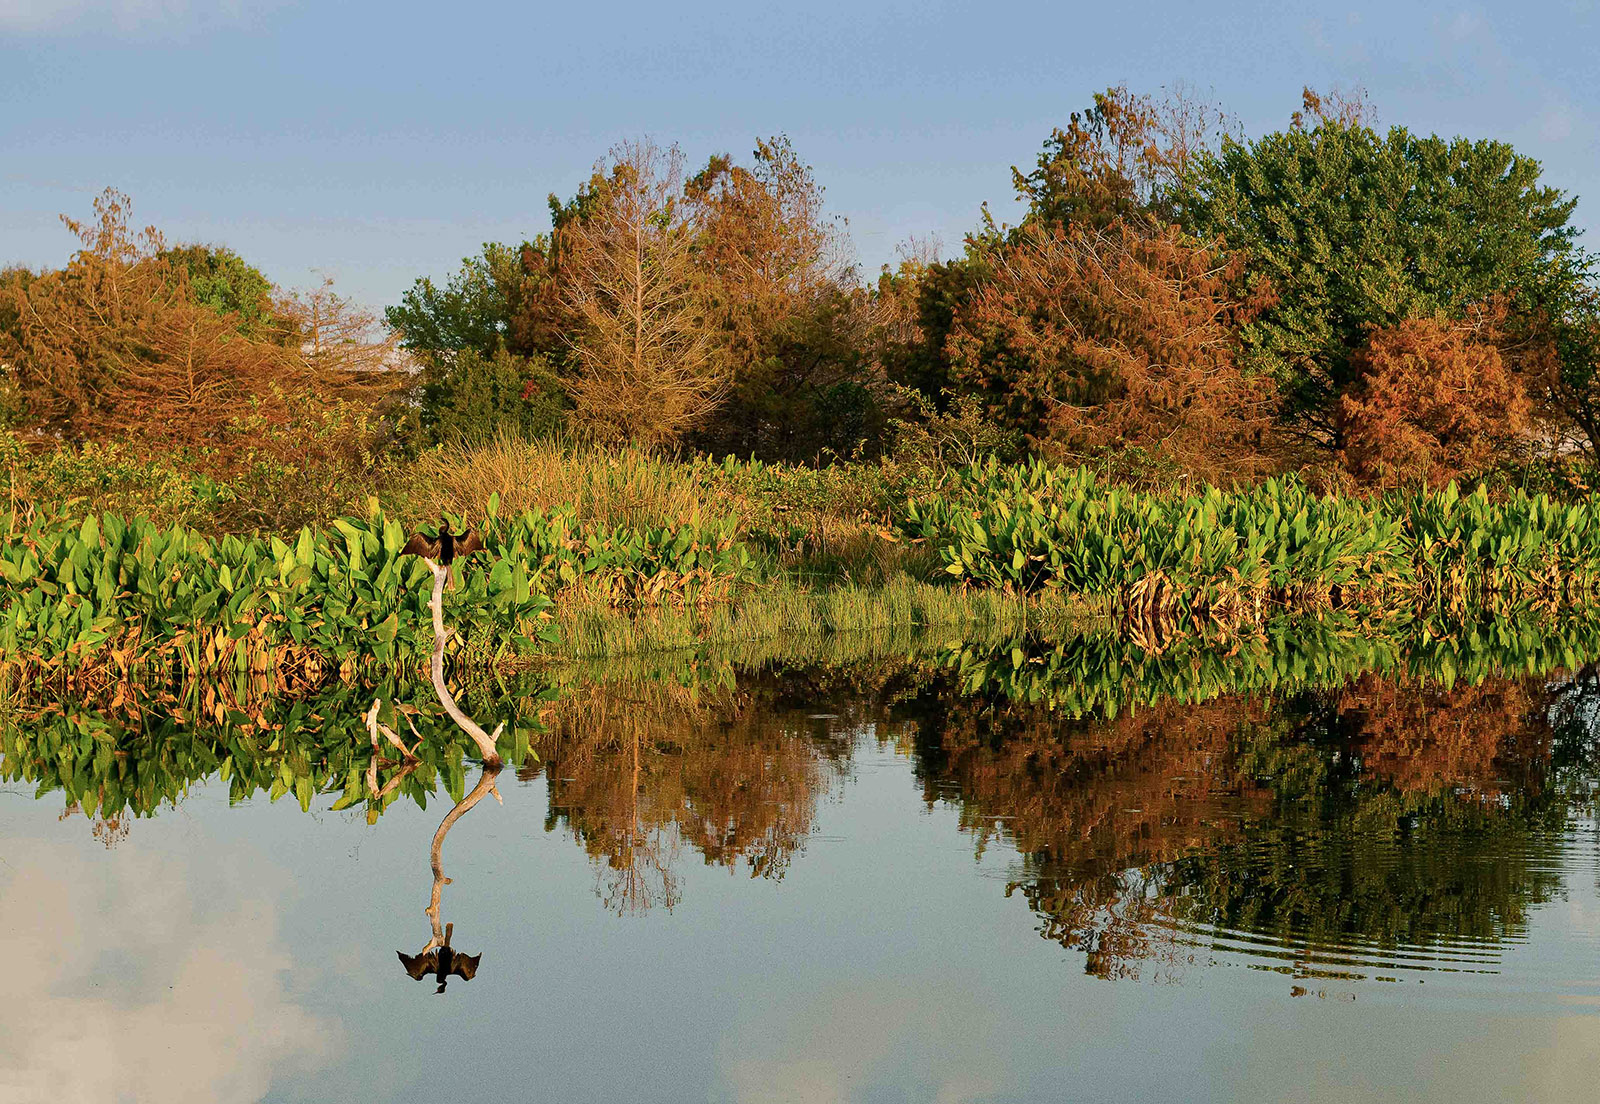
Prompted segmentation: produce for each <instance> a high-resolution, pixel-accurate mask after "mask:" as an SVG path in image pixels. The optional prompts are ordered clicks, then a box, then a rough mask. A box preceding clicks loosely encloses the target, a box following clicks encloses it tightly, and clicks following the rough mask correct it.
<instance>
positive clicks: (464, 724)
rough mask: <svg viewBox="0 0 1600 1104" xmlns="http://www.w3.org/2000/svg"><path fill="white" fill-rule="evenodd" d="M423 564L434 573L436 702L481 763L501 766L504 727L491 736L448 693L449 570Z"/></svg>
mask: <svg viewBox="0 0 1600 1104" xmlns="http://www.w3.org/2000/svg"><path fill="white" fill-rule="evenodd" d="M422 562H423V563H425V564H427V565H428V569H429V570H430V571H432V572H433V596H432V597H431V598H429V599H428V608H429V609H430V610H432V611H433V666H432V675H433V689H434V692H435V693H437V694H438V695H439V701H440V702H441V703H442V704H443V705H444V711H445V712H446V713H448V714H450V719H451V720H452V721H454V722H455V723H456V724H457V725H459V726H461V730H462V731H463V732H465V733H466V734H467V735H468V736H471V737H472V739H473V742H474V743H476V744H477V745H478V754H479V756H480V757H481V758H482V759H483V763H484V766H486V767H487V766H490V765H493V766H495V767H498V766H499V765H500V753H499V752H498V751H497V750H496V749H495V745H496V743H497V742H498V741H499V739H500V733H501V731H502V730H503V729H504V728H505V722H504V721H501V722H500V724H499V725H497V726H496V727H495V730H494V735H492V736H491V735H490V734H489V733H487V732H485V731H484V730H483V729H482V728H481V727H479V725H478V722H477V721H474V720H473V719H472V718H471V717H469V716H467V715H466V714H465V713H463V712H462V711H461V707H460V706H459V705H457V704H456V699H455V698H454V697H453V696H452V695H451V693H450V688H449V687H448V686H446V685H445V684H444V646H445V644H446V642H448V641H449V639H450V635H451V633H452V632H453V631H454V630H451V629H446V628H445V627H444V584H445V582H446V581H448V580H449V578H450V569H449V568H448V567H445V566H443V565H441V564H439V563H436V562H435V561H433V560H430V559H427V558H424V559H423V561H422Z"/></svg>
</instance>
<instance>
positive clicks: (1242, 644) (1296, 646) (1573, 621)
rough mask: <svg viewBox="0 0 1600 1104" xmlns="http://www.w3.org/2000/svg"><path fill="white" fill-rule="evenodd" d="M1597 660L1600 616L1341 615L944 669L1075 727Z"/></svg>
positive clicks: (967, 690)
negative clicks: (1376, 622)
mask: <svg viewBox="0 0 1600 1104" xmlns="http://www.w3.org/2000/svg"><path fill="white" fill-rule="evenodd" d="M1596 656H1600V619H1597V618H1596V617H1595V616H1593V615H1592V614H1588V613H1580V614H1575V615H1571V616H1565V617H1557V618H1548V619H1539V618H1536V617H1520V618H1492V619H1482V620H1478V621H1472V622H1467V623H1461V622H1455V621H1448V620H1441V619H1420V620H1411V621H1406V620H1394V621H1391V622H1388V623H1386V624H1383V625H1380V626H1376V627H1365V626H1361V625H1359V624H1357V623H1356V622H1355V621H1353V620H1352V619H1350V618H1349V617H1345V616H1339V615H1333V616H1324V617H1320V618H1312V617H1284V618H1277V619H1275V620H1273V621H1272V622H1270V623H1268V624H1267V625H1266V626H1264V628H1263V630H1262V631H1261V632H1260V633H1259V634H1256V635H1252V636H1245V637H1237V638H1230V639H1228V640H1226V641H1215V640H1206V639H1203V638H1201V637H1197V636H1186V637H1181V638H1178V639H1176V640H1174V641H1173V642H1172V645H1171V646H1170V647H1169V648H1168V649H1167V650H1165V651H1162V652H1159V653H1157V652H1151V651H1149V650H1148V649H1146V648H1145V647H1143V646H1142V645H1140V644H1137V643H1135V642H1133V641H1130V640H1128V639H1127V638H1126V637H1123V636H1120V635H1117V634H1113V633H1104V632H1101V633H1089V634H1084V635H1074V636H1070V637H1068V638H1065V639H1051V638H1048V637H1046V636H1044V635H1041V634H1039V633H1023V634H1021V635H1019V636H1017V637H1015V638H1013V639H1010V640H998V641H997V640H989V641H985V642H982V643H969V642H959V643H950V644H947V645H946V647H945V650H944V654H943V657H942V662H943V663H944V665H945V667H946V669H947V670H949V671H950V672H951V673H952V675H953V676H954V677H955V680H956V685H957V686H958V687H959V688H960V690H961V692H962V693H964V694H967V695H974V696H979V697H984V698H997V699H1004V700H1006V701H1010V702H1017V703H1026V704H1029V705H1038V706H1043V707H1045V708H1047V709H1049V710H1050V711H1052V712H1056V713H1060V714H1061V715H1062V716H1065V717H1069V718H1080V717H1091V718H1099V719H1114V718H1116V717H1118V716H1120V715H1122V714H1125V713H1128V712H1130V711H1136V710H1138V709H1140V708H1145V707H1149V706H1154V705H1160V704H1162V703H1169V702H1176V703H1181V704H1184V705H1201V704H1204V703H1206V702H1209V701H1214V700H1216V699H1218V698H1222V697H1225V696H1229V695H1240V696H1252V697H1271V698H1276V699H1287V698H1290V697H1293V696H1294V695H1298V694H1304V693H1308V692H1313V691H1326V690H1337V689H1339V688H1340V687H1344V686H1347V685H1350V684H1351V683H1353V682H1355V680H1357V679H1359V678H1360V677H1361V676H1363V675H1377V676H1380V677H1382V678H1385V679H1396V678H1401V679H1405V680H1407V681H1408V682H1409V683H1412V684H1423V685H1432V686H1438V687H1441V688H1443V689H1445V690H1450V689H1452V688H1454V687H1456V686H1477V685H1479V684H1481V683H1483V682H1484V681H1485V680H1488V679H1493V678H1500V677H1506V676H1510V677H1537V676H1540V675H1544V674H1548V673H1551V672H1557V671H1573V670H1577V669H1579V668H1581V667H1583V666H1584V665H1585V664H1587V663H1590V662H1592V661H1593V659H1594V658H1595V657H1596Z"/></svg>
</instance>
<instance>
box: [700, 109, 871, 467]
mask: <svg viewBox="0 0 1600 1104" xmlns="http://www.w3.org/2000/svg"><path fill="white" fill-rule="evenodd" d="M684 196H685V199H686V201H687V203H688V205H689V208H690V210H691V217H692V219H693V220H694V223H695V229H696V263H697V265H698V267H699V269H700V271H701V274H702V276H703V279H704V281H705V285H704V286H705V288H706V292H707V302H708V306H709V308H710V315H709V321H710V324H711V326H712V329H713V332H714V335H715V342H716V350H717V357H718V359H719V361H720V362H721V363H722V365H723V368H724V371H725V372H726V373H727V375H728V377H729V379H730V381H731V387H732V390H731V393H730V394H729V396H728V401H727V402H726V403H725V405H724V406H723V408H722V410H721V411H720V412H719V413H718V415H717V417H716V419H715V420H714V421H713V422H712V423H711V424H709V425H707V426H706V427H705V429H704V430H703V431H702V432H701V433H700V434H699V435H698V440H699V443H700V444H702V445H703V446H705V447H708V448H710V449H712V450H713V451H717V452H734V453H740V454H744V455H748V454H751V453H755V454H758V455H765V456H776V457H782V458H786V459H792V460H808V459H811V458H813V457H815V456H816V455H817V454H818V452H819V451H820V450H821V449H823V448H828V447H832V448H834V449H836V450H840V451H842V450H844V449H846V448H849V447H852V446H854V445H855V444H856V443H857V441H858V439H859V438H860V437H861V436H862V435H864V434H870V433H871V432H872V431H873V428H874V427H872V426H871V425H869V424H868V422H870V416H866V417H864V415H867V414H868V410H869V408H870V407H872V405H873V401H872V396H871V394H870V392H869V390H868V389H864V388H863V387H862V383H863V378H862V377H863V374H864V367H865V364H866V361H865V358H864V356H863V349H864V345H865V343H866V330H867V326H868V300H867V296H866V295H865V294H864V293H863V292H862V291H861V290H860V289H859V288H858V287H857V286H856V281H855V269H854V266H853V265H852V264H851V263H850V260H849V254H848V249H847V245H846V242H845V239H844V235H843V226H842V223H841V222H840V221H838V220H835V219H831V218H829V217H828V216H827V215H826V214H825V212H824V210H823V204H822V189H821V188H820V187H819V186H818V185H817V183H816V181H815V179H814V177H813V175H812V172H811V168H810V166H808V165H806V164H805V163H804V162H803V161H801V160H800V158H799V156H798V155H797V154H796V153H795V150H794V147H793V146H792V145H791V144H790V142H789V140H788V139H787V138H786V137H783V136H779V137H776V138H772V139H769V140H763V141H758V142H757V143H756V148H755V151H754V154H753V156H752V158H751V161H750V163H749V164H748V165H743V164H739V163H737V162H735V161H734V160H733V159H732V158H731V157H728V156H726V155H719V156H716V157H713V158H711V160H710V162H709V163H708V164H707V165H706V167H705V169H704V170H702V171H701V172H700V173H698V174H697V175H696V176H694V177H693V178H691V179H690V180H689V182H688V184H687V185H686V187H685V190H684Z"/></svg>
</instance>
